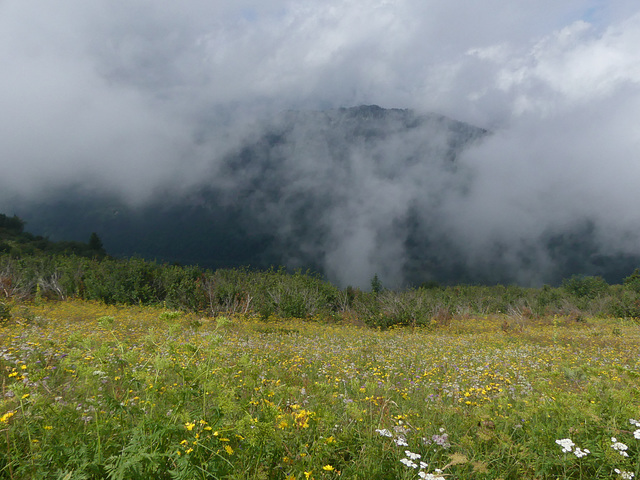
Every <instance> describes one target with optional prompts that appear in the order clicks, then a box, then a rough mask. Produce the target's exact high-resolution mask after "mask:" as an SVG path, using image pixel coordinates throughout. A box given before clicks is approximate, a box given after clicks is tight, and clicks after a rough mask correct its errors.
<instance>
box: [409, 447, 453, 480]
mask: <svg viewBox="0 0 640 480" xmlns="http://www.w3.org/2000/svg"><path fill="white" fill-rule="evenodd" d="M404 454H405V455H406V456H407V458H403V459H402V460H400V463H402V464H403V465H405V466H407V467H409V468H419V469H420V471H419V472H418V477H420V478H422V479H424V480H445V478H444V477H443V476H441V475H440V474H441V473H442V470H440V469H438V468H436V469H435V473H427V472H425V471H424V470H425V469H426V468H427V467H428V466H429V464H428V463H426V462H423V461H421V460H420V459H421V458H422V455H420V454H419V453H413V452H412V451H411V450H405V451H404ZM416 462H418V463H416Z"/></svg>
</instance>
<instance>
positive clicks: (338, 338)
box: [0, 301, 640, 480]
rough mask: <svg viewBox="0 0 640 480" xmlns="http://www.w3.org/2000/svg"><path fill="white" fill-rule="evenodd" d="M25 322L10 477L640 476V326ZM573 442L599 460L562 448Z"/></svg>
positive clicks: (1, 450)
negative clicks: (621, 448) (619, 444)
mask: <svg viewBox="0 0 640 480" xmlns="http://www.w3.org/2000/svg"><path fill="white" fill-rule="evenodd" d="M11 313H12V318H11V319H10V320H9V321H7V322H5V323H3V324H0V378H1V380H0V381H1V383H2V397H1V398H0V478H14V479H27V478H28V479H35V478H42V479H45V478H46V479H52V478H60V479H84V478H113V479H149V478H158V479H163V478H167V479H169V478H184V479H194V478H203V479H204V478H220V479H222V478H225V479H248V478H249V479H260V478H264V479H270V478H273V479H294V478H295V479H306V478H314V479H331V478H347V479H362V480H365V479H367V480H371V479H417V478H420V477H419V476H418V474H419V473H420V472H422V476H423V477H427V473H428V474H432V475H434V477H433V478H437V477H440V476H441V477H444V478H447V479H449V478H456V479H499V478H501V479H505V480H506V479H556V478H560V479H566V478H571V479H577V478H584V479H600V478H622V477H621V476H620V475H618V474H617V473H616V472H615V469H619V470H620V471H627V472H633V473H635V474H636V477H637V476H639V474H640V462H639V454H640V453H639V452H640V451H639V448H638V447H639V444H640V440H639V439H636V438H634V432H635V431H636V430H638V428H639V427H637V426H635V425H633V424H631V423H630V421H629V420H630V419H638V418H639V417H640V390H639V389H638V385H639V384H640V379H639V378H638V377H639V376H640V361H639V357H638V352H639V351H640V350H639V347H640V332H639V330H638V327H637V325H635V324H633V323H628V322H625V321H622V320H616V319H591V318H587V319H581V321H580V322H576V321H575V320H572V319H571V318H565V317H551V318H546V319H541V320H531V319H526V318H522V317H508V316H500V317H498V316H492V317H459V318H457V317H454V318H453V319H451V321H450V322H447V324H446V325H441V326H437V327H435V328H433V326H431V327H430V328H429V329H426V328H425V329H420V328H416V329H413V328H391V329H389V330H386V331H380V330H375V329H369V328H360V327H356V326H350V325H344V324H338V323H335V322H330V321H324V320H323V319H322V318H314V319H311V320H307V321H302V320H296V321H292V320H279V319H276V318H274V317H271V318H270V319H269V320H267V321H263V320H258V319H254V318H251V317H249V316H238V315H229V316H226V317H219V318H201V317H198V316H195V315H193V314H178V313H176V312H172V311H165V310H163V309H159V308H151V307H116V306H105V305H102V304H99V303H92V302H80V301H68V302H44V303H41V304H26V305H12V308H11ZM637 435H638V436H640V432H639V433H638V434H637ZM612 437H615V438H616V440H617V441H618V442H623V443H624V444H626V445H627V446H628V449H627V450H626V451H625V453H627V454H628V457H625V456H622V455H621V454H620V451H618V450H615V449H614V448H612V440H611V438H612ZM565 438H570V439H571V440H572V441H573V442H575V444H576V445H577V446H578V447H579V448H581V449H588V450H589V451H590V453H589V454H588V455H586V456H584V457H582V458H577V457H576V455H575V454H574V452H573V451H571V452H566V453H563V452H562V447H561V446H560V445H559V444H557V443H556V440H559V439H565ZM404 444H406V445H404ZM572 450H573V449H572ZM405 451H408V452H410V453H411V455H409V454H407V453H406V452H405ZM414 454H418V455H420V458H419V459H418V458H417V457H416V456H415V455H414ZM409 457H413V460H411V458H409ZM403 459H404V462H405V463H410V462H411V461H413V462H414V463H415V464H416V465H417V468H413V467H412V466H410V465H409V466H407V465H406V464H405V463H403V462H401V460H403ZM420 461H422V462H425V463H427V464H428V467H426V468H424V469H420V468H419V467H420V465H419V462H420ZM436 469H439V470H442V473H437V470H436ZM427 478H429V477H427Z"/></svg>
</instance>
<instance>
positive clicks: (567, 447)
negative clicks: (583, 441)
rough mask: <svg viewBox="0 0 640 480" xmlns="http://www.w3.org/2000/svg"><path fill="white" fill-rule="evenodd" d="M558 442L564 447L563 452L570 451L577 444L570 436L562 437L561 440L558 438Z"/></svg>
mask: <svg viewBox="0 0 640 480" xmlns="http://www.w3.org/2000/svg"><path fill="white" fill-rule="evenodd" d="M556 443H557V444H558V445H560V446H561V447H562V452H563V453H567V452H570V451H571V449H572V448H573V447H574V446H575V443H573V442H572V441H571V440H570V439H568V438H562V439H560V440H556Z"/></svg>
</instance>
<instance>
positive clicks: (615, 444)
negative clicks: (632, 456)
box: [611, 437, 629, 457]
mask: <svg viewBox="0 0 640 480" xmlns="http://www.w3.org/2000/svg"><path fill="white" fill-rule="evenodd" d="M611 448H613V449H614V450H615V451H617V452H618V453H619V454H620V455H622V456H623V457H628V456H629V454H628V453H627V449H628V448H629V447H628V446H627V445H625V444H624V443H622V442H619V441H618V440H617V439H616V437H611Z"/></svg>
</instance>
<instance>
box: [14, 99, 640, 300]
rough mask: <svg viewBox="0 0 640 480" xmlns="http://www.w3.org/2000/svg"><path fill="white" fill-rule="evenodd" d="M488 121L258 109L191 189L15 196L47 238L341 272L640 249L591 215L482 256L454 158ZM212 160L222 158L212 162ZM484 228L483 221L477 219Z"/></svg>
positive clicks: (491, 275) (497, 277)
mask: <svg viewBox="0 0 640 480" xmlns="http://www.w3.org/2000/svg"><path fill="white" fill-rule="evenodd" d="M491 135H492V133H491V132H490V131H487V130H485V129H482V128H478V127H474V126H472V125H469V124H466V123H463V122H458V121H455V120H452V119H449V118H446V117H444V116H441V115H435V114H432V115H418V114H416V113H415V112H414V111H411V110H406V109H383V108H380V107H378V106H374V105H370V106H359V107H353V108H341V109H334V110H325V111H306V112H305V111H285V112H281V113H280V114H278V115H277V116H275V117H273V118H270V119H268V120H265V121H263V122H260V123H257V124H256V125H255V126H254V128H253V129H252V130H251V131H250V132H248V133H247V135H246V137H245V138H241V139H239V142H238V144H237V146H236V148H235V149H230V150H229V151H228V152H227V153H226V154H225V155H224V158H223V159H222V160H220V161H217V162H215V163H213V162H212V168H211V171H210V172H209V174H208V177H204V176H203V177H202V178H201V182H200V184H199V185H197V186H194V187H193V188H191V189H189V190H188V191H184V192H175V191H171V190H169V189H167V190H165V191H158V192H156V193H155V194H154V195H152V196H151V197H150V198H149V199H148V200H147V201H145V202H143V203H141V204H138V205H133V206H132V205H131V204H129V203H127V202H125V201H123V200H122V199H121V198H119V197H118V196H116V195H104V194H103V195H96V194H95V193H93V192H89V191H86V190H84V189H82V188H81V186H78V187H76V188H68V189H62V190H59V191H57V192H53V193H51V194H50V195H49V196H48V197H46V198H44V199H43V200H41V201H39V202H28V201H24V200H23V201H21V202H20V204H16V205H15V206H14V208H15V210H16V211H18V212H19V213H20V215H21V216H22V217H23V218H26V219H28V221H29V227H30V229H31V230H32V231H34V232H36V233H38V234H43V235H45V236H47V237H49V238H51V239H54V240H58V239H68V238H72V239H77V240H83V239H86V238H87V235H88V232H90V231H99V232H100V235H101V238H103V240H104V242H105V246H106V248H107V250H108V251H109V252H110V253H111V254H113V255H116V256H122V257H128V256H132V255H137V256H141V257H143V258H147V259H151V260H153V259H156V260H159V261H167V262H177V263H181V264H185V265H189V264H191V265H199V266H201V267H205V268H211V269H216V268H224V267H238V266H244V265H248V266H252V267H254V268H268V267H270V266H280V265H283V266H286V267H287V268H289V269H303V270H306V269H311V270H313V271H316V272H320V273H322V274H324V275H325V276H326V277H327V278H328V279H329V280H330V281H332V282H335V283H337V284H338V285H341V286H346V285H355V286H361V287H366V286H367V285H368V284H369V282H370V280H371V278H372V277H373V276H374V275H378V276H379V277H380V278H381V279H383V282H384V284H385V285H387V286H389V287H394V288H399V287H410V286H417V285H420V284H422V283H425V282H438V283H442V284H455V283H489V284H493V283H519V284H523V285H540V284H542V283H555V284H557V283H559V282H560V281H561V280H562V279H563V278H567V277H568V276H571V275H574V274H584V275H600V276H603V277H605V278H606V279H607V280H609V281H611V282H619V281H620V280H621V279H622V278H623V277H624V276H626V275H628V274H629V272H630V271H632V270H633V268H635V266H636V265H637V264H638V263H639V262H638V257H635V256H632V255H620V254H615V252H608V251H607V250H606V248H604V246H602V245H599V244H598V239H597V231H596V229H597V226H596V224H595V222H594V221H593V220H592V219H590V218H588V217H585V218H583V219H581V221H579V222H576V223H574V224H571V225H566V226H565V225H563V226H561V227H559V228H556V229H553V228H548V229H547V230H543V231H541V232H539V234H538V236H537V237H533V236H532V237H531V238H520V239H518V238H508V237H505V238H501V239H496V240H495V242H494V243H492V244H490V245H484V246H483V248H484V249H485V250H484V251H483V252H482V253H483V255H482V258H481V259H476V258H474V257H473V255H472V253H473V251H474V249H476V248H480V246H479V245H477V244H476V242H475V239H474V232H472V231H465V232H459V231H457V230H456V223H455V219H456V218H457V217H458V216H459V215H460V214H464V212H460V213H455V212H454V213H452V212H451V211H450V208H451V205H452V203H454V202H459V203H462V202H464V201H465V200H466V199H467V198H468V197H469V196H470V195H471V194H472V193H471V192H472V189H473V188H474V182H475V181H476V179H475V178H474V173H473V169H472V168H471V167H470V166H469V165H467V164H463V163H461V162H460V160H459V158H460V156H461V155H464V152H465V151H466V150H468V149H470V148H474V147H475V148H478V147H479V145H481V144H482V142H484V141H486V140H487V139H488V138H489V137H490V136H491ZM214 167H215V168H214ZM479 233H481V229H479Z"/></svg>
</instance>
